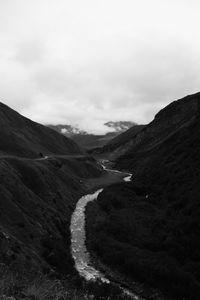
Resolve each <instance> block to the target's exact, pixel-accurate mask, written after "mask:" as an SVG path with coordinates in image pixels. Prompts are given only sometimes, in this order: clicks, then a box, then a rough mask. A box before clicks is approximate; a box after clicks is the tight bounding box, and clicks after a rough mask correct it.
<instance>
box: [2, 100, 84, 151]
mask: <svg viewBox="0 0 200 300" xmlns="http://www.w3.org/2000/svg"><path fill="white" fill-rule="evenodd" d="M40 152H41V153H43V154H44V155H45V154H79V153H81V150H80V148H79V146H77V145H76V143H75V142H73V141H72V140H70V139H69V138H67V137H65V136H63V135H61V134H59V133H57V132H55V131H54V130H53V129H50V128H48V127H46V126H43V125H40V124H38V123H35V122H33V121H31V120H29V119H27V118H25V117H23V116H22V115H20V114H19V113H17V112H16V111H14V110H12V109H11V108H9V107H8V106H6V105H5V104H3V103H0V154H6V155H18V156H22V157H37V156H38V154H39V153H40Z"/></svg>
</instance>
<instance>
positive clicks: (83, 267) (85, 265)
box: [70, 166, 141, 300]
mask: <svg viewBox="0 0 200 300" xmlns="http://www.w3.org/2000/svg"><path fill="white" fill-rule="evenodd" d="M103 169H105V170H106V171H108V172H119V171H117V170H110V169H106V168H105V167H104V166H103ZM119 173H122V172H119ZM124 175H125V177H124V181H131V176H132V174H129V173H124ZM102 190H103V189H99V190H97V191H96V192H95V193H92V194H88V195H85V196H83V197H81V198H80V199H79V201H78V202H77V204H76V208H75V210H74V212H73V214H72V218H71V225H70V230H71V252H72V256H73V259H74V262H75V267H76V270H77V271H78V272H79V274H80V275H81V276H82V277H84V278H85V279H86V280H87V281H88V280H93V281H95V280H97V279H98V280H101V281H102V282H106V283H109V282H110V281H109V279H107V278H106V277H105V275H104V274H103V273H102V272H100V271H98V270H96V269H95V268H94V267H93V266H92V264H91V260H90V255H89V252H88V251H87V248H86V243H85V240H86V233H85V208H86V206H87V204H88V203H89V202H91V201H94V200H96V199H97V197H98V195H99V193H101V192H102ZM121 289H122V290H123V292H124V293H125V294H128V295H129V296H131V298H132V299H137V300H138V299H141V298H139V297H138V296H136V295H135V294H133V293H132V292H129V291H128V290H126V289H124V288H121Z"/></svg>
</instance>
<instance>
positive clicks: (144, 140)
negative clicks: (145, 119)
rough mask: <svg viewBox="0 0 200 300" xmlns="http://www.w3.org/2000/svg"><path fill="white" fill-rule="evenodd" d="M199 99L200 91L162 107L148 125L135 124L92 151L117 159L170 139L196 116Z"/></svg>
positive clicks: (146, 149) (148, 148)
mask: <svg viewBox="0 0 200 300" xmlns="http://www.w3.org/2000/svg"><path fill="white" fill-rule="evenodd" d="M199 100H200V93H197V94H194V95H190V96H187V97H185V98H183V99H181V100H177V101H174V102H172V103H171V104H170V105H168V106H167V107H165V108H164V109H162V110H161V111H160V112H159V113H158V114H157V115H156V116H155V118H154V120H153V121H152V122H151V123H149V124H148V125H145V126H144V125H139V126H134V127H132V128H131V129H129V130H128V131H127V132H125V133H122V134H121V135H119V136H118V137H117V138H114V139H113V140H111V141H110V142H109V143H108V144H107V145H105V146H104V147H102V148H97V149H94V150H93V151H92V152H93V153H97V154H98V153H100V154H101V155H102V156H103V155H104V156H107V157H109V158H110V159H111V160H116V159H118V158H119V157H121V156H123V155H124V154H126V153H129V152H132V153H135V151H148V150H150V149H151V148H153V147H155V146H157V144H159V143H162V142H163V141H164V140H166V139H168V137H170V135H173V134H174V133H175V132H176V131H178V130H179V129H180V128H181V127H182V126H187V123H188V122H191V121H192V119H193V118H194V117H195V114H196V112H197V110H198V105H199V104H198V103H199Z"/></svg>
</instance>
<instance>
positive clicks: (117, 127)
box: [104, 121, 137, 132]
mask: <svg viewBox="0 0 200 300" xmlns="http://www.w3.org/2000/svg"><path fill="white" fill-rule="evenodd" d="M104 125H105V126H107V127H109V128H112V129H114V131H116V132H123V131H126V130H128V129H129V128H131V127H133V126H135V125H137V123H135V122H132V121H108V122H106V123H104Z"/></svg>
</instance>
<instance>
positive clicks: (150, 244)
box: [87, 93, 200, 299]
mask: <svg viewBox="0 0 200 300" xmlns="http://www.w3.org/2000/svg"><path fill="white" fill-rule="evenodd" d="M123 147H124V148H123ZM120 152H121V153H122V156H117V158H116V160H115V167H116V168H118V169H125V170H128V171H129V172H131V173H133V178H132V182H130V183H128V182H127V183H122V184H117V185H112V186H110V187H107V188H105V189H104V191H103V192H102V193H101V194H100V195H99V197H98V201H97V203H96V204H95V203H92V204H90V206H89V208H88V212H87V213H88V215H89V216H90V222H89V224H88V228H90V233H89V247H90V249H91V251H94V252H95V253H96V255H98V257H99V258H101V260H103V262H104V263H106V264H107V265H109V266H111V267H112V269H114V270H118V271H120V272H121V273H122V274H123V275H126V276H127V277H128V279H131V280H136V281H141V282H146V283H147V284H149V285H150V286H154V287H155V288H159V289H160V290H161V291H162V292H163V294H164V295H166V296H167V297H169V299H179V298H183V299H199V297H200V280H199V278H200V252H199V248H200V242H199V235H200V226H199V220H200V205H199V199H200V186H199V181H200V156H199V153H200V93H197V94H194V95H190V96H187V97H185V98H183V99H180V100H177V101H174V102H172V103H171V104H170V105H168V106H167V107H165V108H164V109H162V110H161V111H160V112H159V113H158V114H157V115H156V116H155V118H154V120H153V121H152V122H151V123H150V124H148V125H146V126H145V127H144V128H143V129H142V130H141V131H139V132H138V133H137V134H136V135H135V136H134V137H132V138H131V139H130V140H129V141H128V142H127V143H126V144H125V145H124V146H123V145H121V146H120ZM111 249H112V250H111ZM155 299H157V298H155Z"/></svg>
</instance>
